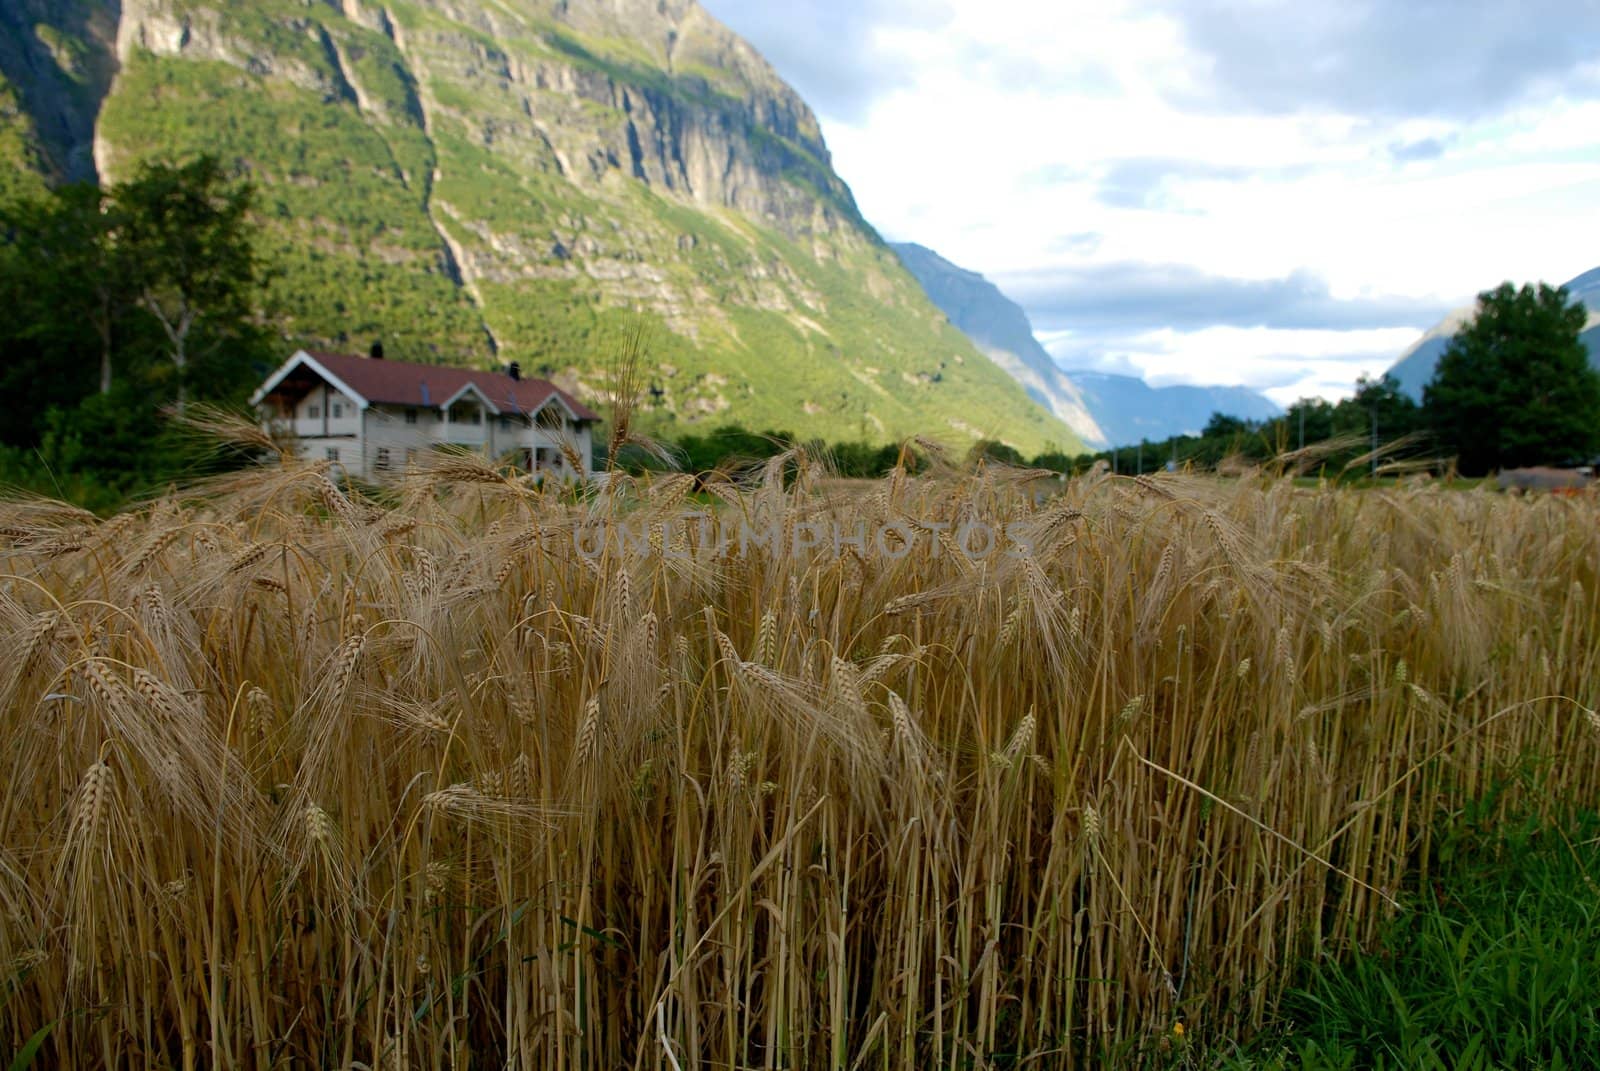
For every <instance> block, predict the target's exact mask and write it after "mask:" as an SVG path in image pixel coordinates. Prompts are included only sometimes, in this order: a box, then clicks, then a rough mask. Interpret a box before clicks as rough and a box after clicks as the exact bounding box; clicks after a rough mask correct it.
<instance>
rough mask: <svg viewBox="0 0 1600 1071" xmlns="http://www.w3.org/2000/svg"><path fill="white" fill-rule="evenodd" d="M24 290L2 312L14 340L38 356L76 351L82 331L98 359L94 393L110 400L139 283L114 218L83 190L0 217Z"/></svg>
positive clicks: (107, 202) (10, 209) (65, 190)
mask: <svg viewBox="0 0 1600 1071" xmlns="http://www.w3.org/2000/svg"><path fill="white" fill-rule="evenodd" d="M0 226H3V228H4V230H5V232H6V234H7V237H8V241H7V244H8V245H9V246H10V247H11V249H12V251H13V254H14V256H15V261H14V262H13V263H14V266H15V268H16V270H17V272H18V274H19V275H20V276H21V277H23V278H25V280H26V285H25V287H24V289H23V291H22V292H21V293H20V294H19V295H18V296H19V297H20V298H21V300H22V306H21V308H18V307H17V306H9V307H10V308H12V311H13V314H14V315H16V316H17V320H16V322H17V323H18V324H19V325H20V327H21V330H20V331H19V332H18V335H19V336H25V337H29V338H32V339H34V340H35V341H37V342H40V343H41V344H42V345H43V346H44V347H45V348H51V347H52V345H54V346H61V347H64V348H70V349H76V348H77V347H78V346H79V345H81V338H80V336H81V334H82V331H83V329H84V328H85V327H87V328H88V329H89V330H90V331H91V332H92V333H93V336H94V344H95V348H96V352H97V356H98V358H99V365H100V368H99V371H100V375H99V392H100V393H101V394H109V393H111V385H112V381H113V370H112V366H113V356H114V355H115V353H116V351H117V349H118V343H119V341H120V339H119V336H120V335H121V333H122V331H123V328H124V325H125V324H126V322H127V320H128V316H129V313H130V311H131V308H130V306H131V305H132V303H133V301H134V298H135V291H136V289H137V286H138V283H137V280H136V277H135V272H134V264H133V261H132V259H131V258H130V257H129V255H128V250H127V246H126V243H125V242H124V241H123V236H122V233H121V232H122V220H121V215H120V213H119V212H118V211H117V209H116V207H115V206H114V205H113V204H112V203H111V199H110V197H109V196H108V195H107V194H106V192H105V191H103V190H101V189H100V187H98V186H95V185H93V184H90V183H73V184H70V185H67V186H63V187H61V188H60V189H58V190H56V191H54V192H53V193H51V194H49V195H47V196H44V197H40V198H37V199H28V200H22V201H19V202H16V203H14V204H11V205H7V206H5V208H4V210H3V211H0Z"/></svg>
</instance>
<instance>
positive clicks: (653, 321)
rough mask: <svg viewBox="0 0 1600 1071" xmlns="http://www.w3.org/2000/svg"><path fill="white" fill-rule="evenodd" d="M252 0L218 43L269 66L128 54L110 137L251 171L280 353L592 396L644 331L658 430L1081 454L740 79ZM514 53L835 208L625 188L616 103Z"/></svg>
mask: <svg viewBox="0 0 1600 1071" xmlns="http://www.w3.org/2000/svg"><path fill="white" fill-rule="evenodd" d="M237 7H238V10H237V11H235V10H233V8H230V9H229V10H228V11H227V12H226V13H225V17H224V19H223V22H222V23H221V25H220V26H219V30H218V32H219V34H221V35H223V36H224V37H226V38H227V39H228V40H230V41H235V42H237V43H238V44H239V45H240V47H246V46H247V47H248V48H249V49H250V50H252V51H258V52H260V53H261V54H263V55H270V56H272V57H274V58H275V59H277V58H280V57H281V58H282V60H283V64H282V66H281V67H278V68H276V69H275V70H274V72H273V73H259V72H257V71H252V70H245V69H241V68H240V67H238V66H235V65H233V64H230V63H224V62H219V61H215V60H203V59H190V58H175V57H166V56H162V57H157V56H154V55H152V54H150V53H147V52H142V51H138V50H135V52H134V53H133V54H132V55H131V56H130V57H129V58H128V62H127V63H126V64H125V66H124V68H123V70H122V72H121V74H120V75H119V78H118V82H117V89H116V91H115V92H114V93H113V94H112V95H111V97H110V98H109V99H108V100H107V102H106V105H105V109H104V111H103V113H102V120H101V128H102V130H103V132H104V135H105V137H106V140H107V142H108V143H109V144H111V145H113V146H115V147H116V149H117V151H118V156H117V169H118V170H119V171H120V170H121V169H122V168H123V167H124V166H125V164H126V163H127V162H128V161H129V160H139V159H150V158H153V159H162V158H182V157H185V156H188V155H191V154H193V153H195V152H200V151H207V152H213V153H215V154H217V155H218V156H219V157H220V158H221V159H222V160H223V161H224V162H225V163H226V164H227V165H228V166H230V167H232V166H239V167H241V168H246V169H248V171H249V173H250V174H251V176H252V179H253V181H254V183H255V185H256V187H257V191H258V203H257V214H258V216H259V218H260V220H261V222H262V239H261V243H260V248H261V253H262V255H263V258H264V259H265V261H266V262H267V263H268V264H269V265H270V267H271V272H270V276H269V299H270V305H271V306H272V307H273V308H274V309H275V310H277V312H278V313H279V314H280V315H281V321H280V322H281V327H282V330H283V333H284V335H285V336H286V337H287V339H288V340H290V341H291V343H299V344H319V345H324V346H329V347H333V348H364V347H365V345H366V343H367V342H368V341H369V340H370V339H372V338H375V337H382V338H383V339H384V340H385V342H386V343H387V344H388V345H389V348H390V351H391V353H392V354H393V355H394V356H395V357H397V358H400V359H407V360H437V361H445V362H450V363H465V364H482V363H486V362H487V361H489V360H491V359H495V358H496V357H497V358H498V359H501V360H506V359H515V360H517V361H519V362H520V363H521V364H522V366H523V367H524V368H528V369H538V370H548V371H546V372H544V374H550V375H556V374H562V373H565V374H566V376H567V377H568V382H576V383H577V384H579V385H580V387H581V388H586V387H596V386H597V384H596V382H595V381H596V378H597V376H598V374H599V372H600V371H601V370H602V369H603V367H604V362H605V358H606V352H605V340H606V339H607V338H609V337H611V336H612V335H614V334H615V333H616V332H617V331H618V330H619V328H620V327H621V326H622V325H623V324H625V323H629V322H643V323H645V324H646V325H648V326H649V327H650V328H651V338H652V345H651V353H650V355H649V356H650V362H651V364H652V366H653V367H652V368H651V369H650V370H649V374H650V376H651V378H652V379H653V381H654V382H655V383H656V384H657V385H658V386H659V387H660V389H661V394H660V396H659V398H655V399H652V400H650V401H647V404H646V407H645V409H644V411H643V412H642V413H641V415H640V418H641V424H642V426H643V427H644V428H645V430H647V431H650V432H652V433H654V434H657V435H660V436H664V437H668V438H676V437H679V436H682V435H685V434H704V433H706V432H708V431H709V430H710V429H711V428H714V427H715V426H717V425H719V424H725V423H739V424H743V425H745V426H748V427H764V426H773V425H786V426H790V427H795V426H796V425H797V424H798V423H799V422H800V421H801V420H802V419H803V420H804V422H805V427H804V429H803V430H804V431H805V432H806V433H807V434H810V435H816V436H821V437H824V438H826V439H828V440H830V441H843V440H860V441H863V442H871V443H874V444H882V443H885V442H890V441H895V440H898V439H903V438H905V437H908V436H911V435H914V434H928V435H931V436H933V437H935V438H941V439H946V440H954V441H958V442H970V441H972V440H974V439H977V438H981V437H988V438H993V439H996V440H1002V441H1005V442H1007V443H1009V444H1011V445H1012V446H1014V447H1016V448H1018V449H1019V450H1025V451H1036V450H1039V449H1041V448H1043V447H1045V446H1046V445H1048V444H1050V443H1052V442H1053V443H1057V444H1067V445H1069V446H1076V442H1075V440H1074V438H1073V436H1072V434H1071V432H1070V430H1069V429H1067V428H1066V427H1065V426H1064V425H1062V424H1061V423H1060V422H1059V421H1056V420H1055V419H1054V418H1053V417H1051V416H1050V415H1049V414H1047V413H1045V412H1044V411H1043V410H1041V409H1040V408H1039V407H1038V406H1037V405H1035V404H1034V403H1032V402H1031V401H1030V400H1028V399H1027V397H1026V395H1025V394H1024V393H1023V391H1022V389H1021V388H1020V387H1019V386H1018V385H1017V384H1016V383H1015V382H1014V381H1012V380H1011V379H1010V377H1009V376H1007V375H1005V373H1004V372H1003V371H1001V370H1000V369H999V368H998V367H996V366H994V365H993V364H992V362H989V361H987V360H985V359H983V358H982V356H981V355H980V354H978V353H977V352H976V351H975V350H974V349H973V348H972V346H971V344H970V343H969V342H968V341H967V340H966V339H965V338H964V337H962V336H961V335H960V334H959V333H958V332H956V331H955V330H954V329H953V328H951V327H949V326H948V325H947V324H945V323H943V322H942V318H941V317H939V316H938V315H937V313H936V312H935V311H934V310H933V309H932V307H931V306H930V305H929V304H928V302H927V301H926V299H925V298H924V297H923V295H922V294H921V292H920V291H919V290H918V288H917V287H916V286H915V285H914V283H913V281H912V280H911V279H910V277H909V275H907V274H906V272H905V270H904V268H903V267H902V266H901V265H900V264H899V262H898V260H897V259H895V258H894V257H893V255H892V254H891V253H889V251H888V250H887V249H886V248H885V247H883V246H882V244H881V243H880V242H878V241H877V239H876V236H875V235H873V234H872V233H871V231H870V229H868V228H866V227H865V224H863V223H862V222H861V221H860V219H859V217H858V216H857V215H856V213H855V209H854V205H853V204H852V202H851V201H850V199H849V196H848V191H847V190H846V189H845V188H844V186H843V184H842V183H840V182H839V181H838V179H837V177H836V176H834V175H833V174H832V172H831V170H830V169H829V168H828V167H827V165H826V163H825V161H823V160H822V159H821V157H820V156H818V155H817V154H816V153H815V152H813V150H812V147H811V146H810V143H809V142H808V140H807V139H808V138H809V137H810V136H812V135H813V134H814V131H808V130H806V129H800V130H791V131H782V132H779V131H775V130H773V129H768V128H767V127H766V126H764V125H763V120H761V119H760V117H759V112H758V110H757V109H753V108H752V107H751V103H750V101H749V99H747V93H746V92H745V91H741V90H739V85H738V77H743V75H739V76H738V77H735V76H734V75H731V74H729V73H728V72H722V73H721V75H720V76H716V77H712V76H711V73H712V72H708V71H705V70H696V71H685V72H679V71H676V70H673V71H669V70H667V69H666V68H665V67H664V66H663V65H662V62H661V58H660V57H659V56H658V55H655V54H654V53H653V52H652V51H651V49H650V48H649V47H647V46H645V45H644V44H642V43H641V42H638V41H633V40H631V39H628V38H626V37H625V36H617V37H610V36H605V35H591V34H581V33H577V32H575V31H573V30H572V29H571V28H570V27H566V26H564V25H559V24H557V23H555V22H544V21H540V20H539V19H532V20H529V21H528V22H526V23H524V24H521V25H519V26H517V27H504V28H503V30H504V32H501V33H497V34H496V35H495V36H494V37H493V38H490V37H488V36H485V35H483V34H482V33H481V31H479V30H477V29H474V28H473V27H472V26H470V25H467V24H465V23H462V22H459V21H457V20H455V19H454V18H452V17H450V16H449V15H447V14H444V13H441V12H440V11H438V10H437V9H434V8H431V7H427V6H423V5H417V4H412V3H405V2H401V3H396V4H394V5H393V6H392V7H391V8H390V9H389V13H390V16H391V17H392V18H393V19H394V20H395V23H396V25H397V26H398V27H400V28H401V29H402V30H403V33H401V34H397V35H396V37H397V38H399V39H401V40H407V41H410V42H423V41H435V42H436V43H437V44H438V47H439V48H445V49H451V48H466V49H471V50H472V51H473V52H474V54H475V55H479V56H480V57H481V62H475V63H474V64H473V65H472V66H471V67H469V68H465V69H463V68H460V67H458V66H456V65H454V64H451V63H441V62H427V63H424V62H421V58H422V55H423V54H422V53H417V54H416V55H413V54H412V53H411V52H410V51H409V50H410V49H413V48H417V47H418V45H416V44H412V45H407V46H406V48H404V49H403V48H401V47H400V46H398V45H397V44H396V43H395V41H394V40H391V39H390V38H389V37H388V36H387V35H385V34H383V33H381V32H378V31H375V30H373V29H371V28H369V27H366V26H362V25H360V24H358V23H356V22H353V21H351V20H349V19H346V18H343V17H341V16H340V15H339V14H338V13H337V12H336V10H334V9H333V8H328V7H313V8H310V9H307V8H306V7H305V6H304V5H303V4H299V3H295V2H290V0H252V3H250V4H247V5H237ZM430 47H431V46H430ZM428 58H429V59H430V60H438V59H440V57H439V56H437V55H433V54H432V53H431V52H430V53H429V54H428ZM519 63H520V64H523V65H529V66H532V65H538V66H540V67H541V69H542V67H544V66H549V65H551V64H556V65H564V66H569V67H571V68H572V69H573V71H574V72H575V74H576V75H577V76H578V77H579V78H581V79H582V80H583V82H584V84H585V85H586V86H587V85H604V84H606V83H608V82H609V83H612V84H613V85H614V87H615V90H616V92H617V93H623V92H625V93H626V94H627V96H628V99H631V100H634V101H639V102H643V104H644V105H648V107H649V109H650V110H651V111H652V113H654V114H655V115H656V117H657V118H658V119H659V120H660V121H661V122H662V123H663V124H664V125H666V126H667V127H668V128H670V127H671V126H672V124H674V123H677V122H679V121H688V120H689V119H690V118H693V119H694V121H695V122H703V123H705V124H707V125H708V126H709V127H710V128H714V129H716V130H718V131H720V132H721V133H720V134H719V136H726V137H727V138H729V139H730V140H732V141H735V142H739V141H741V140H742V142H743V143H744V144H745V145H746V146H747V147H748V149H749V152H750V153H751V155H752V156H753V157H754V159H755V161H756V162H757V164H758V166H759V167H761V168H762V169H763V170H764V171H766V172H768V173H770V174H773V175H777V176H781V177H782V182H783V184H784V185H785V186H787V187H788V188H789V189H790V190H791V191H792V192H793V194H794V206H793V211H794V212H795V213H796V214H800V215H805V216H807V217H809V216H811V215H812V214H813V212H816V213H823V214H826V215H827V216H828V220H827V222H826V223H817V221H815V220H808V223H807V226H810V225H811V224H812V223H817V227H818V230H817V233H816V234H814V235H812V234H807V235H806V236H805V237H804V238H801V239H799V240H796V239H793V238H790V237H786V236H785V231H784V227H783V226H781V225H778V224H776V223H769V222H762V223H759V224H758V223H755V222H753V221H752V220H751V219H750V218H748V217H747V216H745V215H742V214H740V213H737V212H733V211H728V210H723V209H719V208H716V207H707V206H704V205H699V204H695V203H693V202H692V201H691V200H690V199H688V198H686V197H684V196H683V191H681V190H673V191H669V190H667V189H664V188H660V187H656V186H652V185H650V184H648V183H646V182H643V181H640V180H638V179H637V178H634V177H632V173H631V171H630V170H629V167H628V161H627V160H626V158H625V157H624V158H623V159H622V160H621V161H620V162H618V161H617V160H610V161H609V162H605V161H606V160H607V159H608V158H607V156H606V154H615V153H616V151H617V146H618V145H620V144H621V141H620V134H621V132H622V131H624V130H626V129H627V128H628V125H629V124H630V123H631V122H634V121H636V119H635V118H633V117H630V116H629V115H627V114H626V113H625V112H624V111H623V109H622V107H621V106H620V105H618V104H616V103H612V102H608V98H607V96H606V95H604V94H600V95H597V94H596V93H594V92H584V93H576V94H573V93H567V92H565V91H557V90H548V89H542V88H534V87H532V86H530V85H529V84H528V83H527V82H526V81H525V80H524V81H517V80H515V79H513V78H512V76H511V74H510V73H505V72H509V71H511V70H514V69H515V68H516V66H517V65H518V64H519ZM291 67H292V68H293V70H294V71H295V72H296V73H295V75H294V77H293V78H292V79H291V78H289V77H286V76H285V75H284V72H285V71H287V70H289V69H290V68H291ZM611 99H612V100H614V99H620V98H619V97H613V98H611ZM639 106H640V105H637V104H636V105H634V106H633V107H635V109H636V110H637V108H638V107H639ZM529 108H532V109H533V112H532V114H536V115H538V116H540V117H541V120H540V121H541V122H543V123H546V124H550V125H552V126H560V127H563V128H565V129H566V130H567V131H568V132H569V137H570V132H572V131H579V132H592V134H593V137H592V138H589V139H586V142H587V143H588V144H590V146H591V148H590V149H589V150H588V151H589V152H590V153H592V158H590V159H586V158H584V156H583V155H581V154H579V153H574V152H572V151H571V147H570V145H569V146H568V151H567V154H566V156H565V157H561V156H559V154H558V152H557V151H556V150H555V149H554V148H552V146H551V144H550V143H548V142H547V141H544V140H541V138H540V137H539V136H538V135H537V133H536V132H531V131H529V129H528V123H529V120H528V116H529V114H530V112H529V111H528V109H529ZM424 112H426V114H427V119H428V121H427V122H426V123H424V122H423V115H424ZM802 126H803V124H802ZM556 140H557V142H561V139H559V138H558V139H556ZM446 239H448V240H449V241H448V243H447V242H446ZM452 247H453V248H452ZM491 337H492V339H493V342H494V344H495V346H496V347H497V350H492V349H491V345H490V339H491ZM581 392H582V390H581V389H580V393H581ZM592 397H593V395H591V398H592Z"/></svg>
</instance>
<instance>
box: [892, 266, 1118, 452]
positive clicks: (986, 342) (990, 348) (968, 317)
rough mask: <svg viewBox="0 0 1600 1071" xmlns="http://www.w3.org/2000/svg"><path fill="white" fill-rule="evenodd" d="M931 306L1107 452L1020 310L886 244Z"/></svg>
mask: <svg viewBox="0 0 1600 1071" xmlns="http://www.w3.org/2000/svg"><path fill="white" fill-rule="evenodd" d="M889 248H891V249H893V250H894V251H895V253H897V254H898V255H899V257H900V260H901V261H902V262H903V263H904V264H905V266H906V267H907V268H908V269H910V271H911V274H912V275H914V276H916V278H917V281H918V282H919V283H921V284H922V288H923V289H924V290H926V291H927V292H928V296H929V297H930V298H932V299H933V303H934V304H935V305H937V306H938V307H939V309H940V310H941V311H943V312H944V314H945V315H946V316H948V317H950V322H951V323H953V324H955V325H956V326H957V327H958V328H960V329H961V331H962V332H963V333H964V334H965V335H966V336H967V337H968V338H970V339H971V340H972V341H973V343H974V344H975V345H976V346H977V347H978V348H979V349H980V350H982V351H983V352H984V353H985V354H987V355H988V356H989V358H990V359H991V360H992V361H994V363H995V364H998V365H999V366H1000V367H1001V368H1004V369H1005V370H1006V371H1007V372H1009V373H1010V374H1011V377H1012V378H1013V379H1015V380H1016V381H1017V382H1018V383H1021V384H1022V386H1023V388H1024V389H1026V390H1027V392H1028V395H1029V396H1030V397H1031V398H1033V400H1034V401H1036V402H1038V403H1039V404H1041V405H1043V406H1045V407H1047V408H1048V409H1049V410H1050V411H1051V412H1053V413H1055V415H1056V416H1058V417H1060V418H1061V419H1062V420H1064V421H1066V423H1067V425H1068V426H1069V427H1071V428H1072V430H1073V431H1075V432H1077V433H1078V435H1079V437H1081V438H1082V439H1083V441H1084V443H1086V444H1087V445H1090V446H1097V447H1099V446H1109V445H1110V442H1109V440H1108V439H1107V438H1106V435H1105V432H1104V431H1103V430H1102V429H1101V427H1100V425H1099V423H1098V422H1097V421H1096V420H1095V418H1094V415H1093V414H1091V413H1090V412H1089V409H1088V405H1087V403H1086V402H1085V401H1084V398H1083V396H1082V395H1081V394H1080V393H1078V388H1077V386H1076V385H1075V384H1074V383H1073V382H1072V380H1071V379H1070V378H1068V376H1067V374H1066V373H1065V372H1063V371H1062V370H1061V369H1060V367H1058V366H1057V365H1056V362H1055V359H1054V358H1053V357H1051V356H1050V354H1049V353H1048V352H1046V350H1045V348H1044V347H1043V346H1041V345H1039V340H1038V339H1037V338H1035V337H1034V334H1033V324H1031V323H1029V322H1028V314H1027V313H1025V312H1023V311H1022V306H1020V305H1018V304H1017V303H1016V302H1014V301H1012V300H1011V299H1010V298H1008V297H1006V296H1005V295H1004V294H1003V293H1001V292H1000V288H999V287H997V286H995V285H994V284H993V283H991V282H990V281H989V280H987V279H985V278H984V277H983V276H982V275H979V274H978V273H977V272H975V271H968V270H967V269H965V268H961V267H958V266H956V265H955V264H952V263H950V261H948V260H946V259H944V258H943V257H941V256H940V255H939V254H938V253H935V252H934V251H933V250H931V249H929V248H928V247H927V246H924V245H918V244H917V243H915V242H891V243H889Z"/></svg>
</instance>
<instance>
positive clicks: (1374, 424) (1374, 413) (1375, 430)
mask: <svg viewBox="0 0 1600 1071" xmlns="http://www.w3.org/2000/svg"><path fill="white" fill-rule="evenodd" d="M1372 480H1373V482H1374V483H1376V482H1377V480H1378V407H1377V406H1373V407H1372Z"/></svg>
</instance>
